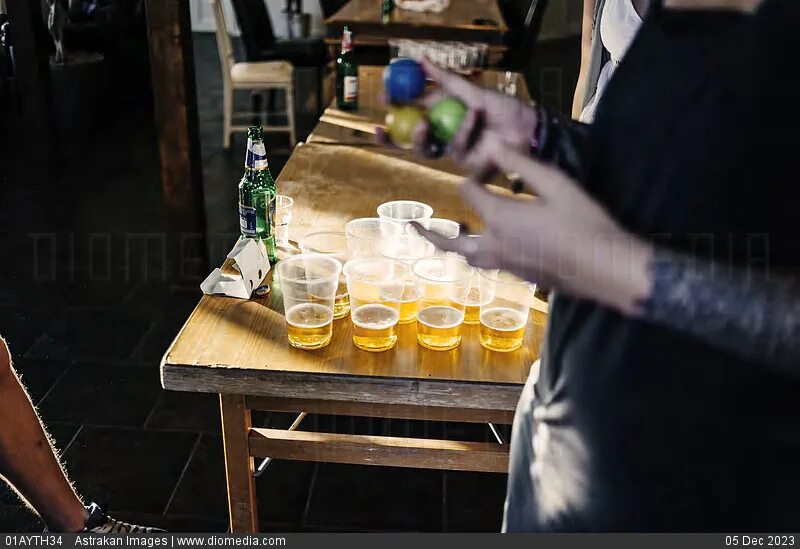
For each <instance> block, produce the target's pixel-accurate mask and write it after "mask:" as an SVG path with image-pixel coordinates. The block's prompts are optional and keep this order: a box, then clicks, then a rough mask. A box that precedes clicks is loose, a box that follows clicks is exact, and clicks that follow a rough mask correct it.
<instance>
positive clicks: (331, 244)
mask: <svg viewBox="0 0 800 549" xmlns="http://www.w3.org/2000/svg"><path fill="white" fill-rule="evenodd" d="M298 245H299V246H300V251H302V252H303V253H304V254H322V255H328V256H331V257H334V258H336V259H338V260H339V261H340V262H341V263H342V264H344V263H346V262H347V259H348V247H347V236H346V235H345V233H340V232H332V231H320V232H315V233H310V234H307V235H306V236H305V238H303V239H302V240H300V242H298ZM349 312H350V297H349V296H348V295H347V282H346V281H345V279H344V276H343V275H342V276H340V277H339V286H338V287H337V288H336V300H335V301H334V303H333V318H335V319H339V318H344V317H346V316H347V313H349Z"/></svg>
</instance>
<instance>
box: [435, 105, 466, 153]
mask: <svg viewBox="0 0 800 549" xmlns="http://www.w3.org/2000/svg"><path fill="white" fill-rule="evenodd" d="M466 115H467V106H466V105H464V103H462V102H461V101H459V100H458V99H456V98H455V97H445V98H444V99H441V100H439V101H437V102H436V104H435V105H434V106H433V107H431V109H430V110H429V111H428V120H429V121H430V124H431V130H432V131H433V136H434V137H436V139H439V140H440V141H444V142H445V143H449V142H450V141H451V140H452V139H453V138H454V137H455V136H456V134H457V133H458V129H459V128H460V127H461V123H462V122H463V121H464V117H465V116H466Z"/></svg>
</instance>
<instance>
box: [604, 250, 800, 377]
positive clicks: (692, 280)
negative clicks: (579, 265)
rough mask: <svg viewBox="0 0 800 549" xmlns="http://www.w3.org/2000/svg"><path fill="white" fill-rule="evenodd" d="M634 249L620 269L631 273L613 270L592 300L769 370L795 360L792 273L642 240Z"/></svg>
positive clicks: (799, 319)
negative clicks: (735, 264)
mask: <svg viewBox="0 0 800 549" xmlns="http://www.w3.org/2000/svg"><path fill="white" fill-rule="evenodd" d="M637 248H639V249H640V251H639V252H636V253H633V254H631V255H630V256H629V258H628V260H629V263H630V264H629V266H626V267H620V269H623V268H624V269H625V272H626V273H632V274H631V275H630V276H629V278H628V279H626V278H625V277H624V276H619V272H618V273H617V274H618V276H617V277H615V278H614V279H613V281H612V282H611V283H609V284H608V285H607V286H606V287H607V288H613V290H612V291H610V292H607V294H606V295H605V296H603V297H599V296H598V300H600V301H601V302H604V303H605V304H606V305H609V306H611V307H614V308H616V309H617V310H620V311H622V312H624V313H626V314H629V315H631V316H634V317H636V318H641V319H642V320H646V321H648V322H653V323H656V324H659V325H661V326H664V327H667V328H670V329H673V330H676V331H679V332H683V333H685V334H687V335H691V336H694V337H697V338H699V339H701V340H703V341H704V342H706V343H708V344H709V345H713V346H715V347H717V348H719V349H721V350H724V351H726V352H730V353H734V354H736V355H737V356H739V357H742V358H746V359H751V360H757V361H761V362H765V363H767V364H769V365H770V366H773V367H777V368H785V367H787V366H792V367H798V366H800V287H799V286H798V284H797V281H796V279H792V278H782V277H774V276H773V277H769V276H767V275H765V274H763V273H760V272H758V273H753V272H750V271H749V270H747V269H745V268H739V269H730V268H729V267H728V266H721V265H719V264H716V263H714V262H712V261H709V260H705V259H700V258H696V257H693V256H689V255H682V254H677V253H674V252H670V251H668V250H665V249H661V248H653V247H652V246H651V245H650V244H647V243H644V242H643V241H638V244H637ZM642 249H643V250H647V249H649V250H650V253H649V254H648V253H646V252H645V253H641V250H642ZM642 272H645V273H646V275H645V282H644V284H642V278H641V273H642ZM626 284H627V286H626Z"/></svg>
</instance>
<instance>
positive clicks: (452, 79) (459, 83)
mask: <svg viewBox="0 0 800 549" xmlns="http://www.w3.org/2000/svg"><path fill="white" fill-rule="evenodd" d="M422 68H423V69H424V70H425V73H426V74H427V75H428V76H430V77H431V78H432V79H433V80H435V81H436V82H438V83H439V87H440V88H441V89H442V90H443V91H444V92H445V93H446V94H448V95H454V96H455V97H457V98H459V99H460V100H461V101H463V102H464V103H465V104H466V105H467V106H469V107H480V106H481V105H482V104H483V88H481V87H480V86H476V85H475V84H473V83H471V82H470V81H469V80H467V79H466V78H463V77H461V76H459V75H457V74H456V73H454V72H450V71H448V70H445V69H442V68H439V67H437V66H436V65H434V64H433V63H432V62H431V61H430V59H428V58H423V59H422Z"/></svg>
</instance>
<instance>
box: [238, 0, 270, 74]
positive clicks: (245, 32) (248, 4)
mask: <svg viewBox="0 0 800 549" xmlns="http://www.w3.org/2000/svg"><path fill="white" fill-rule="evenodd" d="M233 11H234V13H235V14H236V21H237V22H238V23H239V30H240V31H241V32H242V42H244V52H245V57H246V58H247V61H263V52H265V51H268V50H271V49H272V48H274V47H275V40H276V39H275V29H274V28H273V27H272V19H271V18H270V16H269V11H267V6H266V5H265V4H264V0H233Z"/></svg>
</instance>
